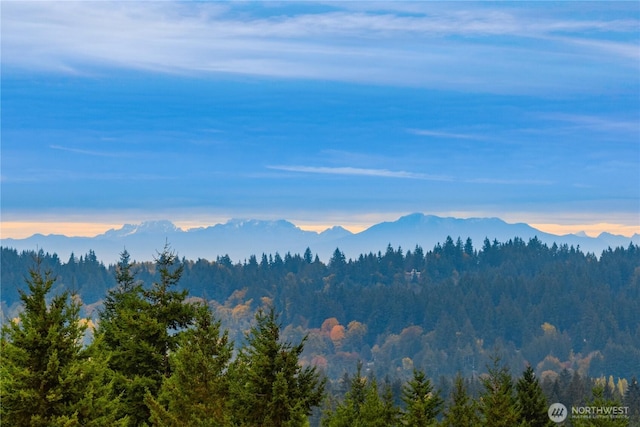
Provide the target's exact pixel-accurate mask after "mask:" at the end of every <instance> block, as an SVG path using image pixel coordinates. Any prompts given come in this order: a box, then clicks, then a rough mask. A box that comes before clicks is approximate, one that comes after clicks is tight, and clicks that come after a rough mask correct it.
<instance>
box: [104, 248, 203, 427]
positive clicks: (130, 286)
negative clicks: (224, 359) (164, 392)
mask: <svg viewBox="0 0 640 427" xmlns="http://www.w3.org/2000/svg"><path fill="white" fill-rule="evenodd" d="M155 264H156V265H155V270H156V272H157V276H158V280H157V281H155V282H154V283H152V284H151V286H150V287H149V288H145V287H144V285H143V284H142V283H140V282H137V281H136V279H135V274H134V272H133V271H132V264H131V262H130V259H129V254H128V253H127V251H126V250H125V251H124V252H123V253H122V254H121V257H120V261H119V263H118V264H117V266H116V280H117V282H118V285H117V287H116V288H115V289H113V290H111V291H109V293H108V295H107V298H106V301H105V306H104V310H103V311H102V312H101V313H100V322H99V325H98V330H97V334H96V335H97V336H98V337H99V338H100V339H101V340H102V342H103V344H104V348H105V350H107V351H109V352H111V353H112V357H111V359H110V367H111V368H112V369H113V370H114V371H115V372H116V376H117V377H116V378H117V388H118V390H119V391H120V392H121V393H122V399H123V402H124V403H125V405H124V406H125V408H126V410H125V413H126V414H127V415H128V417H129V420H130V425H132V426H137V425H141V424H143V423H146V422H147V421H148V419H149V416H150V411H149V408H148V407H147V405H146V404H145V402H144V399H145V395H146V394H147V393H151V395H152V396H153V397H157V394H158V390H159V389H160V385H161V384H162V381H163V379H164V378H165V377H168V376H169V375H170V373H171V367H170V364H169V353H170V352H171V351H173V350H175V349H176V348H177V342H178V339H179V338H180V333H181V331H182V330H183V329H184V328H186V327H187V326H189V324H190V322H191V321H192V319H193V315H194V309H193V307H192V306H191V305H189V304H186V303H185V299H186V296H187V291H179V290H176V289H175V287H176V286H177V284H178V281H179V280H180V277H181V275H182V271H183V266H182V265H181V264H180V262H179V260H178V258H177V256H176V254H175V253H174V252H173V251H171V249H170V247H169V245H168V244H167V245H165V247H164V249H163V251H162V252H160V253H159V254H158V256H157V257H156V263H155Z"/></svg>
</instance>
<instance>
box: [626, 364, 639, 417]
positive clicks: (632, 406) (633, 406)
mask: <svg viewBox="0 0 640 427" xmlns="http://www.w3.org/2000/svg"><path fill="white" fill-rule="evenodd" d="M624 405H625V406H626V407H628V408H629V424H630V425H639V426H640V386H638V378H637V377H635V376H634V377H632V378H631V381H630V382H629V385H628V386H627V391H626V392H625V394H624Z"/></svg>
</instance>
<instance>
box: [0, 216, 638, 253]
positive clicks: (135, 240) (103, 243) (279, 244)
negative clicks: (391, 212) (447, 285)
mask: <svg viewBox="0 0 640 427" xmlns="http://www.w3.org/2000/svg"><path fill="white" fill-rule="evenodd" d="M447 236H450V237H451V238H452V239H453V240H454V241H455V240H457V238H458V237H460V238H461V239H462V240H463V241H465V240H466V239H467V237H470V238H471V239H472V241H473V246H474V248H476V249H479V248H481V247H482V245H483V241H484V239H485V238H488V239H489V240H491V241H493V240H494V239H496V240H498V241H499V242H505V241H508V240H509V239H512V238H514V237H520V238H522V239H524V240H525V241H527V240H529V239H530V238H533V237H537V238H538V239H540V240H541V241H542V242H543V243H546V244H547V245H552V244H553V243H556V244H558V245H561V244H567V245H569V246H574V247H578V246H579V247H580V249H581V250H582V251H583V252H591V253H594V254H595V255H597V256H599V255H600V254H601V252H602V251H603V250H606V249H607V248H608V247H611V248H615V247H618V246H623V247H627V246H628V245H629V244H630V243H632V242H633V243H634V244H640V235H639V234H634V235H633V236H632V237H630V238H629V237H625V236H619V235H613V234H609V233H602V234H600V235H599V236H598V237H589V236H587V235H585V234H584V233H578V234H568V235H562V236H558V235H554V234H550V233H545V232H542V231H540V230H537V229H535V228H533V227H531V226H529V225H527V224H524V223H517V224H509V223H506V222H505V221H503V220H501V219H498V218H469V219H459V218H450V217H449V218H443V217H438V216H433V215H424V214H421V213H414V214H411V215H407V216H403V217H401V218H399V219H398V220H396V221H393V222H382V223H379V224H376V225H373V226H372V227H370V228H368V229H366V230H364V231H362V232H359V233H352V232H350V231H348V230H346V229H344V228H342V227H340V226H336V227H332V228H329V229H327V230H325V231H323V232H321V233H317V232H314V231H305V230H302V229H300V228H298V227H297V226H295V225H294V224H292V223H291V222H288V221H285V220H277V221H262V220H255V219H247V220H244V219H231V220H229V221H227V222H226V223H224V224H216V225H213V226H210V227H203V228H195V229H189V230H186V231H185V230H182V229H180V228H178V227H176V226H175V225H174V224H173V223H172V222H170V221H147V222H143V223H141V224H137V225H133V224H126V225H124V226H122V228H120V229H111V230H109V231H107V232H105V233H104V234H100V235H97V236H95V237H68V236H63V235H53V234H52V235H46V236H45V235H42V234H35V235H33V236H31V237H28V238H26V239H1V240H0V242H1V244H2V246H4V247H10V248H15V249H17V250H36V249H43V250H44V251H45V252H49V253H54V252H55V253H57V254H58V256H59V257H60V258H61V259H62V260H63V261H66V259H68V257H69V256H70V255H71V253H74V254H75V255H76V256H80V255H83V254H85V253H87V252H88V251H89V250H93V251H94V252H95V253H96V256H97V257H98V259H99V260H101V261H103V262H104V263H105V264H110V263H114V262H115V261H116V260H117V259H118V257H119V254H120V252H122V250H123V249H125V248H126V249H127V251H129V253H130V254H131V256H132V258H133V259H135V260H138V261H147V260H151V259H152V257H153V256H154V255H155V254H156V252H157V251H158V250H161V249H162V247H163V246H164V245H165V243H167V242H168V243H169V244H170V245H171V247H172V248H173V249H174V250H175V251H176V252H177V253H178V255H179V256H180V257H185V258H187V259H193V260H196V259H198V258H204V259H208V260H215V259H216V257H218V256H224V255H228V256H229V257H230V258H231V260H232V261H233V262H242V261H244V260H246V259H248V258H249V257H250V256H251V255H256V256H257V257H258V258H260V257H261V255H262V254H263V253H264V254H272V255H273V254H275V253H276V252H278V253H280V254H281V255H284V254H286V253H287V252H290V253H292V254H295V253H299V254H302V253H303V252H304V251H305V249H306V248H307V247H308V248H310V249H311V251H312V252H313V253H314V254H318V256H319V257H320V259H322V260H323V261H328V260H329V258H330V256H331V254H332V253H333V252H334V251H335V249H336V248H339V249H340V250H341V251H342V252H344V254H345V255H346V257H347V259H348V258H356V257H358V256H359V255H360V254H363V253H365V254H366V253H369V252H374V253H377V252H378V251H381V252H383V253H384V252H385V250H386V248H387V246H388V245H389V244H390V245H391V246H392V247H394V248H397V247H398V246H400V247H402V249H403V250H405V251H406V250H413V249H414V248H415V246H416V245H420V246H421V247H422V248H423V249H425V250H430V249H432V248H433V247H434V246H435V245H436V244H438V243H442V242H444V241H445V240H446V238H447Z"/></svg>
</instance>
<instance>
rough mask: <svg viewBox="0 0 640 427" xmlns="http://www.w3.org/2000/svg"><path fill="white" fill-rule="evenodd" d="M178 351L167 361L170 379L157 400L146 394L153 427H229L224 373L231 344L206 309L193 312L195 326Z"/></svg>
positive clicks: (228, 404) (231, 348)
mask: <svg viewBox="0 0 640 427" xmlns="http://www.w3.org/2000/svg"><path fill="white" fill-rule="evenodd" d="M179 344H180V345H179V347H178V349H177V350H176V351H175V353H172V354H171V355H170V357H169V363H170V365H171V376H170V377H168V378H165V379H164V381H163V382H162V386H161V387H160V391H159V393H158V398H157V399H155V398H154V397H153V396H152V395H151V393H149V394H147V397H146V399H145V402H146V403H147V405H148V406H149V407H150V409H151V421H152V422H153V424H154V425H156V426H167V427H168V426H176V427H180V426H185V427H190V426H226V425H229V406H230V402H229V401H228V388H229V387H228V382H227V378H226V369H227V367H228V364H229V360H230V359H231V353H232V351H233V344H232V343H231V342H229V337H228V332H227V331H224V332H221V327H220V321H219V320H215V319H214V317H213V314H212V313H211V311H210V310H209V308H208V307H207V306H206V305H205V304H202V305H199V306H197V308H196V315H195V325H194V327H193V328H191V329H189V330H187V331H186V332H185V333H184V334H183V335H182V336H181V337H180V342H179Z"/></svg>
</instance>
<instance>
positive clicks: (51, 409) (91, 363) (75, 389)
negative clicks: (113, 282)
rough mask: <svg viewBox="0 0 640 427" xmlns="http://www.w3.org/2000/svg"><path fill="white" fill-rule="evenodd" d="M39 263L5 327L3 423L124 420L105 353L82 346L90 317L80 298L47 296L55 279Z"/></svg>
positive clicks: (0, 379) (0, 383) (0, 369)
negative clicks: (20, 308)
mask: <svg viewBox="0 0 640 427" xmlns="http://www.w3.org/2000/svg"><path fill="white" fill-rule="evenodd" d="M39 268H40V264H39V261H38V267H37V268H36V269H32V270H31V271H30V279H27V285H28V288H29V292H24V291H22V290H20V298H21V300H22V302H23V303H24V310H23V311H22V312H21V313H20V315H19V318H18V319H17V320H16V321H12V322H10V323H8V324H6V325H4V326H3V328H2V338H1V343H2V347H1V350H0V390H1V396H2V405H1V409H0V417H1V419H2V423H3V424H6V425H12V426H76V425H78V426H79V425H83V426H111V425H121V424H122V421H123V420H120V419H118V417H117V415H116V413H117V409H118V405H119V400H118V398H117V396H116V395H115V394H114V393H113V387H112V383H111V379H110V372H109V370H108V368H107V365H106V358H105V357H103V356H104V354H101V353H100V352H97V351H95V347H93V346H89V347H83V345H82V338H83V336H84V333H85V331H86V329H87V321H86V320H85V319H80V316H79V313H80V303H79V302H78V301H77V299H76V298H75V296H74V295H70V294H69V293H68V292H63V293H62V294H60V295H56V296H54V297H52V299H51V301H50V302H49V303H48V304H47V302H46V301H47V296H48V294H49V293H50V291H51V288H52V286H53V284H54V282H55V279H54V278H53V277H52V275H51V273H50V272H45V273H44V274H42V273H41V272H40V269H39Z"/></svg>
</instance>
